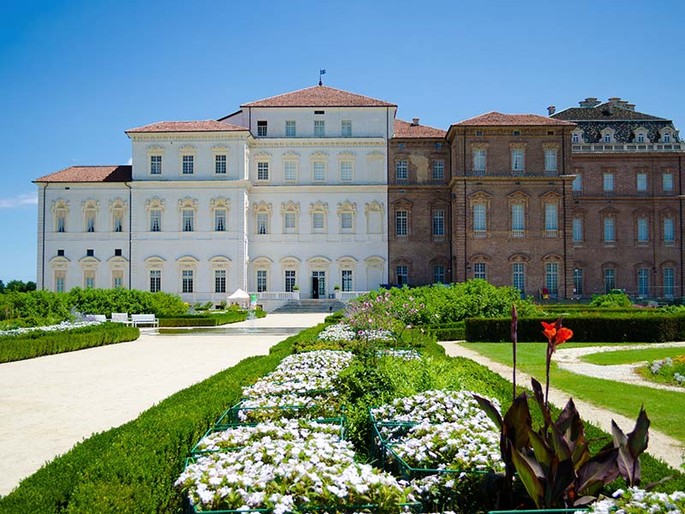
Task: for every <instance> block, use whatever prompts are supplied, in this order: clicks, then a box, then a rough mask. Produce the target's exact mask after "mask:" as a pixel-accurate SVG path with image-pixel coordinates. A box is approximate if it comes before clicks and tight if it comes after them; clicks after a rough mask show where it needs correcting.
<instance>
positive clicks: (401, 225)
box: [395, 210, 409, 237]
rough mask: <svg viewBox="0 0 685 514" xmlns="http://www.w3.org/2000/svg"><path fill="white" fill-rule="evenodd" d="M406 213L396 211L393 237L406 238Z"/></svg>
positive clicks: (407, 213)
mask: <svg viewBox="0 0 685 514" xmlns="http://www.w3.org/2000/svg"><path fill="white" fill-rule="evenodd" d="M408 220H409V212H408V211H404V210H401V211H396V212H395V235H397V236H398V237H406V235H407V233H408V230H407V229H408Z"/></svg>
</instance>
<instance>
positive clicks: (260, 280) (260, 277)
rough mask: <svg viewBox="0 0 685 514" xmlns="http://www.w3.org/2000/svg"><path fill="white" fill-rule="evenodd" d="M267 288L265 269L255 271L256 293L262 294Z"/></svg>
mask: <svg viewBox="0 0 685 514" xmlns="http://www.w3.org/2000/svg"><path fill="white" fill-rule="evenodd" d="M266 288H267V275H266V270H265V269H258V270H257V292H258V293H263V292H265V291H266Z"/></svg>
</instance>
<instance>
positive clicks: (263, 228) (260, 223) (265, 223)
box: [257, 212, 269, 234]
mask: <svg viewBox="0 0 685 514" xmlns="http://www.w3.org/2000/svg"><path fill="white" fill-rule="evenodd" d="M268 233H269V214H268V213H266V212H258V213H257V234H268Z"/></svg>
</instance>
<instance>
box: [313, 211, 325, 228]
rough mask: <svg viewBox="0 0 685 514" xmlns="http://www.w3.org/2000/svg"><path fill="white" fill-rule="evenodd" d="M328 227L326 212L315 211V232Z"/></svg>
mask: <svg viewBox="0 0 685 514" xmlns="http://www.w3.org/2000/svg"><path fill="white" fill-rule="evenodd" d="M325 228H326V225H325V217H324V213H323V212H320V211H315V212H313V213H312V229H313V230H314V232H323V231H324V229H325Z"/></svg>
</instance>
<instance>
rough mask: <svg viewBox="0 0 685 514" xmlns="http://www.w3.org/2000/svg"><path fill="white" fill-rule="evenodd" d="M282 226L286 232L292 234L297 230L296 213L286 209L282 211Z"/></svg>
mask: <svg viewBox="0 0 685 514" xmlns="http://www.w3.org/2000/svg"><path fill="white" fill-rule="evenodd" d="M283 228H284V230H285V233H286V234H294V233H295V232H297V213H296V212H294V211H286V212H284V213H283Z"/></svg>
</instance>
